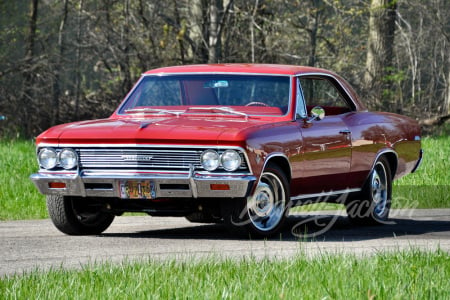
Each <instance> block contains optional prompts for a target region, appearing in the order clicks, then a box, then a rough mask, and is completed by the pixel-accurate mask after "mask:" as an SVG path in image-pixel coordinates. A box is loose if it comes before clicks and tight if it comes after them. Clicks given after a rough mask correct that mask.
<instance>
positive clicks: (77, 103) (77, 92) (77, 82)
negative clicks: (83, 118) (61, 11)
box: [75, 0, 83, 120]
mask: <svg viewBox="0 0 450 300" xmlns="http://www.w3.org/2000/svg"><path fill="white" fill-rule="evenodd" d="M82 12H83V0H80V2H79V10H78V20H77V23H78V24H77V37H76V41H77V48H76V51H75V61H76V64H75V65H76V67H75V120H78V119H79V118H80V98H81V69H80V64H81V31H82V30H81V25H82V22H81V14H82Z"/></svg>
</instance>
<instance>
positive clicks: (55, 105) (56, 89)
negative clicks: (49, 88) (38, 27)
mask: <svg viewBox="0 0 450 300" xmlns="http://www.w3.org/2000/svg"><path fill="white" fill-rule="evenodd" d="M68 12H69V0H64V5H63V11H62V19H61V23H60V24H59V32H58V53H57V57H56V63H55V71H54V73H55V78H54V82H53V101H52V109H53V111H52V119H51V125H55V124H57V123H59V103H60V101H59V97H60V94H61V87H60V75H61V69H62V60H63V57H64V52H65V48H66V45H65V41H64V36H65V27H66V22H67V15H68Z"/></svg>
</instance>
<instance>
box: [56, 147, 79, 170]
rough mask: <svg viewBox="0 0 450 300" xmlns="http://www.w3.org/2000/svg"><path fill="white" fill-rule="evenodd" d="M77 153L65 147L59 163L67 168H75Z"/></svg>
mask: <svg viewBox="0 0 450 300" xmlns="http://www.w3.org/2000/svg"><path fill="white" fill-rule="evenodd" d="M77 163H78V159H77V153H76V152H75V151H74V150H72V149H67V148H66V149H63V150H62V151H61V152H60V153H59V164H60V166H61V167H63V168H64V169H66V170H69V169H73V168H75V167H76V166H77Z"/></svg>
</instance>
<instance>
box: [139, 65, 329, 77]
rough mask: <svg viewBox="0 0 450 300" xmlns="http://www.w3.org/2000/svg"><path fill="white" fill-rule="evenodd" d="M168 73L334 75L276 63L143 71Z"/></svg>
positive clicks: (323, 71) (195, 66)
mask: <svg viewBox="0 0 450 300" xmlns="http://www.w3.org/2000/svg"><path fill="white" fill-rule="evenodd" d="M170 73H249V74H274V75H301V74H310V73H322V74H323V73H324V74H330V75H335V74H334V73H333V72H330V71H328V70H324V69H320V68H313V67H305V66H294V65H278V64H203V65H183V66H172V67H163V68H158V69H154V70H150V71H147V72H145V73H144V74H170Z"/></svg>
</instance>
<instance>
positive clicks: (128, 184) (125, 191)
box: [120, 180, 155, 199]
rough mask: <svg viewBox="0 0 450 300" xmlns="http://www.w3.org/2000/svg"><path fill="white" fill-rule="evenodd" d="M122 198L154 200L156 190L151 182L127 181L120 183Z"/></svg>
mask: <svg viewBox="0 0 450 300" xmlns="http://www.w3.org/2000/svg"><path fill="white" fill-rule="evenodd" d="M120 198H123V199H153V198H155V190H154V187H153V183H152V182H151V181H150V180H126V181H121V182H120Z"/></svg>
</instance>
